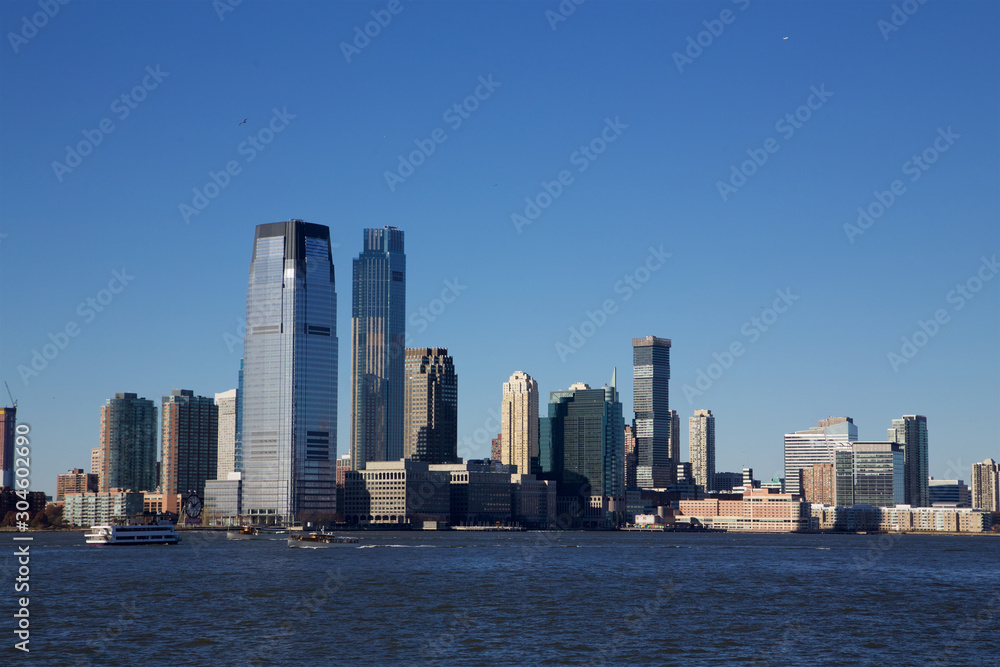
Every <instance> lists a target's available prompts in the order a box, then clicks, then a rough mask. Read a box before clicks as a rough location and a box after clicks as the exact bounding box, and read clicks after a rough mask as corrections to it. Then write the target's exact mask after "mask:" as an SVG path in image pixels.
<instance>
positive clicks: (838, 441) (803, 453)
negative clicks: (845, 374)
mask: <svg viewBox="0 0 1000 667" xmlns="http://www.w3.org/2000/svg"><path fill="white" fill-rule="evenodd" d="M857 439H858V427H857V426H855V425H854V420H853V419H851V418H850V417H829V418H828V419H821V420H820V421H819V424H818V425H817V426H813V427H812V428H810V429H807V430H805V431H796V432H794V433H786V434H785V484H786V491H787V493H793V494H795V495H797V496H801V495H802V489H801V488H800V487H799V470H801V469H802V468H807V467H809V466H811V465H815V464H817V463H833V462H834V461H833V450H834V448H835V447H837V446H843V445H849V444H850V443H852V442H854V441H856V440H857Z"/></svg>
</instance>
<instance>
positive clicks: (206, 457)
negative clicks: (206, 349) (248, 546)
mask: <svg viewBox="0 0 1000 667" xmlns="http://www.w3.org/2000/svg"><path fill="white" fill-rule="evenodd" d="M162 443H163V460H162V461H161V468H160V492H161V493H163V494H165V495H174V494H181V495H182V496H183V497H182V499H181V502H186V500H187V496H188V493H197V494H198V495H199V496H204V495H205V481H206V480H209V479H215V478H216V473H217V472H218V471H217V463H218V455H219V406H217V405H216V404H215V400H214V399H212V398H208V397H206V396H195V395H194V392H192V391H190V390H188V389H175V390H174V391H172V392H171V394H170V396H164V397H163V432H162Z"/></svg>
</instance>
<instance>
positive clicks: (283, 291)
mask: <svg viewBox="0 0 1000 667" xmlns="http://www.w3.org/2000/svg"><path fill="white" fill-rule="evenodd" d="M246 320H247V331H246V336H245V338H244V343H243V354H244V365H243V385H244V386H243V393H242V396H243V417H242V431H241V435H242V448H243V471H242V472H243V478H242V481H243V506H244V513H245V514H246V515H247V516H248V518H249V519H250V520H251V521H252V522H254V523H266V524H271V523H277V524H286V523H290V522H293V521H295V517H296V515H298V514H300V513H302V512H331V513H332V512H335V511H336V502H337V496H336V482H335V474H336V469H335V466H336V458H337V294H336V289H335V281H334V269H333V263H332V261H331V255H330V230H329V228H328V227H326V226H324V225H316V224H312V223H307V222H303V221H301V220H291V221H289V222H275V223H270V224H264V225H258V226H257V228H256V232H255V234H254V248H253V259H252V261H251V263H250V280H249V286H248V288H247V318H246Z"/></svg>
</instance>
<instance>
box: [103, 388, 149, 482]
mask: <svg viewBox="0 0 1000 667" xmlns="http://www.w3.org/2000/svg"><path fill="white" fill-rule="evenodd" d="M156 441H157V438H156V406H155V405H153V401H150V400H148V399H145V398H139V397H138V396H137V395H136V394H130V393H118V394H115V397H114V398H109V399H108V400H107V402H106V403H105V404H104V406H103V407H102V408H101V477H100V489H101V491H102V492H107V491H110V490H111V489H131V490H133V491H154V490H155V489H156V483H157V481H158V480H157V475H156Z"/></svg>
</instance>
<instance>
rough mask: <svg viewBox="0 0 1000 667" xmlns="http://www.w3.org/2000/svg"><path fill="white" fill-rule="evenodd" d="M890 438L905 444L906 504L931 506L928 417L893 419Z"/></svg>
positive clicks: (892, 440) (909, 416)
mask: <svg viewBox="0 0 1000 667" xmlns="http://www.w3.org/2000/svg"><path fill="white" fill-rule="evenodd" d="M888 440H889V442H895V443H899V444H900V445H902V446H903V447H902V449H903V465H904V466H905V467H906V484H905V489H906V504H907V505H910V506H911V507H930V504H931V498H930V491H929V488H928V484H927V480H928V474H929V472H930V470H929V468H928V461H927V417H924V416H923V415H903V417H902V418H901V419H893V420H892V426H891V427H890V428H889V438H888Z"/></svg>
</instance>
